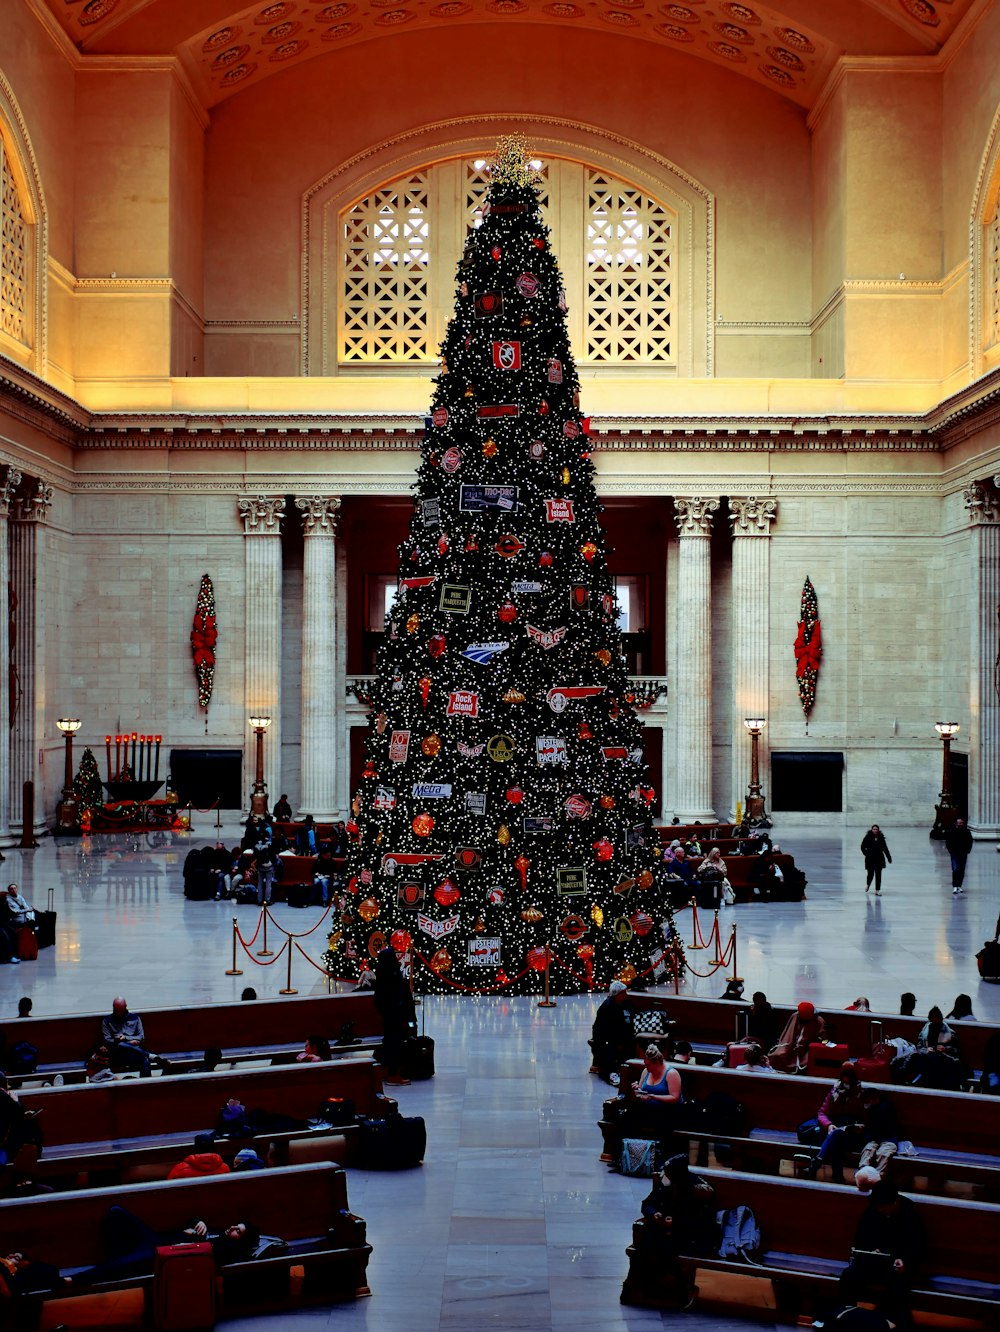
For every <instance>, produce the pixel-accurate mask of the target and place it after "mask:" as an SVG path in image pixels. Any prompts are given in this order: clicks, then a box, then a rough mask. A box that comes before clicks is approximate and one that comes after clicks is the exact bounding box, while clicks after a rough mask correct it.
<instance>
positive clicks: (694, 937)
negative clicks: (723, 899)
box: [691, 897, 705, 948]
mask: <svg viewBox="0 0 1000 1332" xmlns="http://www.w3.org/2000/svg"><path fill="white" fill-rule="evenodd" d="M698 933H699V931H698V903H697V902H696V901H695V899H694V898H693V897H692V898H691V947H692V948H704V947H705V945H704V944H703V943H699V942H698Z"/></svg>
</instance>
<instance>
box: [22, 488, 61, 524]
mask: <svg viewBox="0 0 1000 1332" xmlns="http://www.w3.org/2000/svg"><path fill="white" fill-rule="evenodd" d="M51 503H52V487H51V486H47V485H46V484H45V482H44V481H42V480H40V479H39V480H38V481H36V482H35V488H34V490H32V491H30V492H29V493H28V494H27V495H25V494H23V493H22V494H20V495H18V497H17V499H16V500H15V501H14V517H15V519H16V520H17V521H18V522H19V523H38V522H41V520H42V519H43V518H44V517H45V514H46V511H47V510H48V508H49V506H50V505H51Z"/></svg>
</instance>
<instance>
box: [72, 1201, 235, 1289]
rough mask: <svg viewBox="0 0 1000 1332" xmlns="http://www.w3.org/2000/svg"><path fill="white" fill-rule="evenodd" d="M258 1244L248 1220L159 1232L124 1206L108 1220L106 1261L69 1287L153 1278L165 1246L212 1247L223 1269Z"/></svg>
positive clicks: (81, 1274)
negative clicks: (156, 1260)
mask: <svg viewBox="0 0 1000 1332" xmlns="http://www.w3.org/2000/svg"><path fill="white" fill-rule="evenodd" d="M259 1242H260V1231H259V1230H258V1229H257V1228H256V1226H252V1225H250V1224H249V1222H247V1221H234V1222H233V1224H232V1225H229V1226H224V1227H222V1228H221V1229H220V1230H211V1229H209V1227H208V1225H207V1224H206V1223H205V1222H204V1221H192V1222H191V1224H190V1225H189V1226H186V1227H185V1228H184V1229H183V1230H160V1231H157V1230H153V1229H152V1228H151V1227H150V1226H147V1225H146V1223H145V1221H140V1219H139V1218H138V1217H137V1216H134V1215H133V1214H132V1213H131V1212H129V1211H127V1210H126V1209H125V1208H124V1207H117V1206H115V1207H109V1208H108V1215H107V1219H106V1221H105V1247H106V1249H107V1254H108V1256H107V1259H106V1260H105V1261H104V1262H103V1263H97V1264H96V1265H95V1266H94V1267H88V1268H87V1269H85V1270H84V1271H82V1272H77V1273H76V1274H75V1275H74V1276H72V1277H71V1278H70V1280H69V1284H72V1285H73V1286H96V1285H99V1284H100V1283H102V1282H105V1281H122V1280H124V1279H125V1278H127V1277H140V1276H150V1275H152V1271H153V1263H154V1260H155V1258H156V1250H157V1249H159V1248H161V1247H163V1246H164V1245H171V1244H201V1243H208V1244H211V1246H212V1253H213V1254H214V1255H215V1261H216V1263H217V1264H218V1265H219V1266H220V1267H223V1266H225V1264H226V1263H239V1262H243V1261H245V1260H246V1259H248V1258H251V1257H252V1256H253V1252H254V1250H255V1249H256V1247H257V1245H258V1243H259Z"/></svg>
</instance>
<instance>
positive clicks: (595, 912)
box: [590, 902, 604, 929]
mask: <svg viewBox="0 0 1000 1332" xmlns="http://www.w3.org/2000/svg"><path fill="white" fill-rule="evenodd" d="M590 919H591V920H592V921H593V922H594V924H595V925H596V926H597V928H598V929H600V928H601V926H602V925H603V924H604V912H603V910H602V909H601V908H600V907H599V906H598V905H597V903H596V902H595V903H594V905H593V906H592V907H591V908H590Z"/></svg>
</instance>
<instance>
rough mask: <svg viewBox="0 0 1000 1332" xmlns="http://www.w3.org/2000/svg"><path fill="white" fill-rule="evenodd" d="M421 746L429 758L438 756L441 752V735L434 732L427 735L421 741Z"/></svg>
mask: <svg viewBox="0 0 1000 1332" xmlns="http://www.w3.org/2000/svg"><path fill="white" fill-rule="evenodd" d="M420 748H421V750H422V751H423V753H424V754H425V755H426V756H427V758H436V757H437V755H438V754H440V753H441V737H440V736H439V735H435V734H433V733H432V734H431V735H428V736H425V737H424V739H423V740H422V741H421V742H420Z"/></svg>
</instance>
